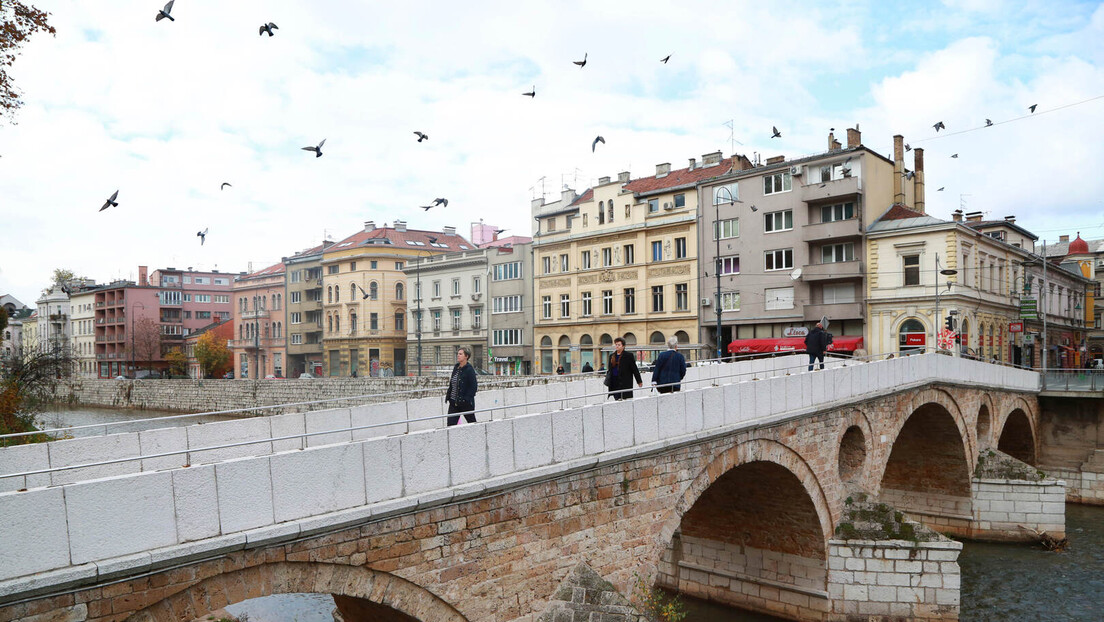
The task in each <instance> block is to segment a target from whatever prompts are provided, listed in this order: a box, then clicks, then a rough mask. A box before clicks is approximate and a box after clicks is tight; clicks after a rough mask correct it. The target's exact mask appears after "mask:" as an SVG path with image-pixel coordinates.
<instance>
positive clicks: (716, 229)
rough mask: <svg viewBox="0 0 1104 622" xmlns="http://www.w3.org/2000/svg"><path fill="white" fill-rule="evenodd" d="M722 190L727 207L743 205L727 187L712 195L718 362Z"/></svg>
mask: <svg viewBox="0 0 1104 622" xmlns="http://www.w3.org/2000/svg"><path fill="white" fill-rule="evenodd" d="M722 190H723V191H724V192H727V193H728V204H729V205H735V204H736V203H743V201H740V200H737V199H736V197H734V196H732V190H730V189H729V188H728V186H719V187H718V188H717V189H716V190H715V191H714V193H713V207H714V208H715V211H714V213H715V217H714V220H713V238H714V241H715V242H716V244H717V251H716V255H715V256H714V257H713V260H714V264H713V271H714V272H716V277H717V294H716V297H717V302H716V305H717V360H720V359H721V358H723V357H724V354H723V348H724V346H723V343H722V342H723V341H724V340H723V339H722V338H721V330H722V329H721V266H722V262H721V229H722V227H721V204H720V202H719V201H718V200H717V197H718V195H719V194H720V193H721V191H722Z"/></svg>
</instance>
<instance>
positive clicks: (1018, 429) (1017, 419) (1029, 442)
mask: <svg viewBox="0 0 1104 622" xmlns="http://www.w3.org/2000/svg"><path fill="white" fill-rule="evenodd" d="M1035 430H1036V428H1035V421H1034V420H1033V419H1032V418H1031V416H1030V415H1028V414H1027V411H1025V410H1024V409H1022V408H1014V409H1013V410H1012V411H1011V412H1009V413H1008V414H1007V415H1005V416H1004V421H1003V423H1002V424H1001V427H1000V435H999V436H998V437H997V439H998V440H997V449H998V450H1000V451H1002V452H1004V453H1006V454H1008V455H1009V456H1012V457H1013V458H1015V459H1017V460H1019V461H1020V462H1025V463H1027V464H1030V465H1032V466H1034V465H1035V464H1036V463H1037V460H1036V456H1038V455H1039V454H1038V451H1037V448H1038V438H1039V437H1038V434H1036V431H1035Z"/></svg>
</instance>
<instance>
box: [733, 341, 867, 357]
mask: <svg viewBox="0 0 1104 622" xmlns="http://www.w3.org/2000/svg"><path fill="white" fill-rule="evenodd" d="M861 347H863V338H862V337H844V336H840V337H835V338H833V341H832V343H830V344H828V352H839V353H842V354H851V353H852V352H854V351H855V350H858V349H859V348H861ZM804 351H805V338H804V337H790V338H781V339H737V340H735V341H733V342H732V343H730V344H728V353H729V354H731V355H734V356H739V355H745V354H776V353H779V352H804Z"/></svg>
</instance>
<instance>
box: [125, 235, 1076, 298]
mask: <svg viewBox="0 0 1104 622" xmlns="http://www.w3.org/2000/svg"><path fill="white" fill-rule="evenodd" d="M1067 237H1068V236H1067ZM148 273H149V268H148V267H146V266H138V285H141V286H142V287H145V286H147V285H149V276H148Z"/></svg>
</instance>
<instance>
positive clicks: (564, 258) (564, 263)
mask: <svg viewBox="0 0 1104 622" xmlns="http://www.w3.org/2000/svg"><path fill="white" fill-rule="evenodd" d="M567 271H568V263H567V254H566V253H564V254H563V255H560V272H567Z"/></svg>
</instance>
